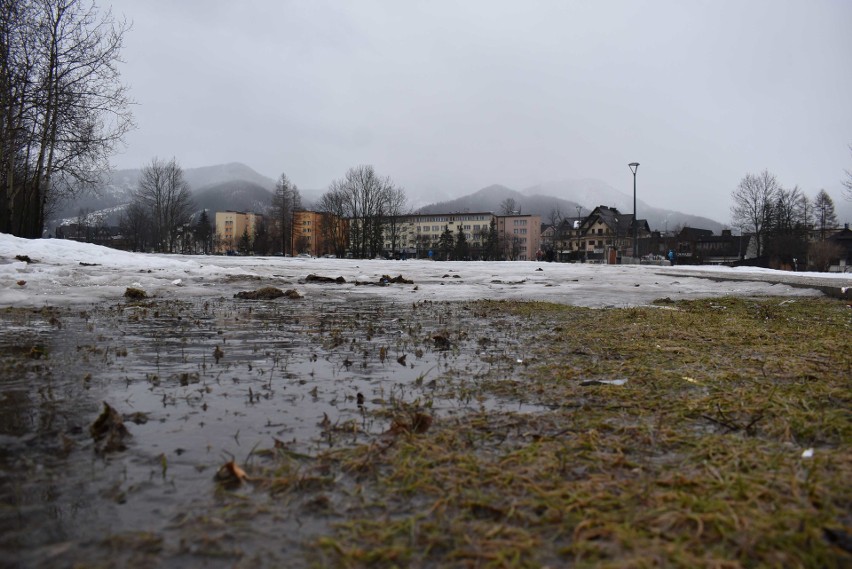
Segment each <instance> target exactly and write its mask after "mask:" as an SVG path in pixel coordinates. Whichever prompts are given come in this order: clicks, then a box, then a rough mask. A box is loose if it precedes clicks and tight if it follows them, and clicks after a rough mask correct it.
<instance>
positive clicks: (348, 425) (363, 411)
mask: <svg viewBox="0 0 852 569" xmlns="http://www.w3.org/2000/svg"><path fill="white" fill-rule="evenodd" d="M466 306H467V305H465V304H451V305H444V304H437V303H429V302H426V303H419V304H399V303H393V302H386V301H381V300H375V299H364V300H357V299H356V300H353V299H347V300H345V301H343V300H335V299H328V298H324V299H320V300H307V299H302V300H297V301H275V302H255V301H242V300H232V299H224V298H220V299H215V300H193V301H187V302H171V303H165V302H151V303H143V304H140V305H126V304H120V305H113V306H105V307H94V308H90V309H88V310H86V311H79V310H72V309H57V310H42V311H32V310H29V311H28V310H22V309H17V310H6V311H4V312H2V313H0V321H2V326H0V346H2V347H3V350H2V356H0V385H2V396H0V443H2V445H0V500H2V504H3V507H2V510H0V536H2V537H0V552H2V555H3V558H4V562H8V563H11V564H12V565H25V566H26V565H38V566H48V567H51V566H56V567H60V566H61V567H64V566H67V565H68V560H69V559H73V560H74V561H75V562H82V563H84V564H91V563H106V564H107V565H108V566H110V565H115V566H124V565H131V566H132V565H133V564H134V563H135V562H137V561H139V563H140V564H144V562H143V560H145V559H149V557H146V556H149V555H150V554H156V555H158V560H159V562H160V563H161V564H162V565H163V566H175V567H178V566H183V565H185V564H186V563H191V564H192V563H194V561H191V560H192V559H195V558H196V557H198V556H202V557H204V559H205V563H206V566H227V567H230V566H233V565H234V560H235V559H241V560H243V561H245V560H246V559H256V560H260V561H259V562H260V564H272V565H274V564H276V563H278V562H279V561H276V559H278V558H277V557H276V555H280V556H281V559H283V560H285V561H284V562H285V563H286V560H287V559H288V558H287V555H286V550H287V547H288V544H289V545H290V546H293V547H296V546H298V545H297V544H299V543H300V542H301V541H302V540H303V539H304V538H305V537H307V536H311V535H316V534H317V533H321V532H323V531H324V529H325V526H324V523H325V522H324V521H323V518H322V517H321V516H320V517H311V516H308V517H306V518H305V519H299V520H292V519H289V520H281V519H279V517H277V516H276V515H275V514H274V510H272V511H271V513H269V514H268V515H266V516H254V517H253V518H252V520H251V525H250V528H249V527H245V528H242V529H240V528H236V529H235V528H228V529H227V531H225V530H224V529H223V528H217V526H216V521H215V520H216V519H217V517H216V514H215V512H216V508H218V507H223V505H222V503H221V501H220V500H219V499H218V498H217V486H216V484H215V483H214V482H213V477H214V475H215V473H216V471H217V470H218V468H219V467H220V466H221V465H222V464H223V463H225V462H227V461H228V460H230V459H232V458H233V459H235V460H236V461H237V462H238V463H240V464H250V463H251V461H252V460H255V459H256V458H257V457H255V456H253V451H256V450H258V449H269V448H272V447H273V446H274V445H275V444H276V441H277V442H278V443H277V444H279V445H282V446H283V447H285V448H287V449H288V450H289V451H292V452H293V453H300V454H305V455H313V454H316V453H317V452H320V451H323V450H326V449H329V448H334V447H339V446H341V445H354V444H358V443H363V442H368V441H370V440H372V439H374V438H375V437H376V436H377V435H379V434H381V433H383V432H385V431H386V430H387V429H388V427H389V418H388V417H389V415H388V410H391V409H394V408H396V407H398V406H400V405H402V404H413V403H416V404H417V405H420V406H423V407H424V408H428V409H429V410H430V413H433V414H435V415H437V416H438V417H441V416H442V415H452V414H457V413H465V412H469V411H470V410H477V411H478V410H480V409H483V408H484V409H501V410H511V411H515V412H534V411H538V410H541V409H542V408H541V407H538V406H536V405H533V404H531V403H526V402H522V401H502V400H499V399H497V398H495V397H493V396H491V395H489V394H488V391H487V389H484V388H482V387H481V386H480V385H479V380H480V379H484V378H489V379H490V380H492V381H493V380H494V379H495V377H496V378H498V379H499V378H505V379H517V378H518V377H519V373H518V371H519V369H520V367H522V365H523V362H524V361H525V356H524V355H523V354H518V353H517V346H518V345H519V344H520V342H519V337H518V334H523V333H525V332H524V329H523V326H513V323H512V322H509V321H507V320H506V319H505V318H503V319H502V320H500V321H498V322H496V323H493V322H490V321H489V317H488V316H487V315H482V314H475V313H474V312H473V311H471V310H470V309H469V308H467V307H466ZM103 402H108V403H109V404H110V405H111V406H112V407H114V408H115V409H116V410H117V411H118V412H119V413H121V414H124V415H125V423H126V425H127V428H128V430H129V431H130V433H131V439H130V440H129V442H128V445H127V446H128V448H127V450H126V451H122V452H118V453H111V454H106V455H100V454H98V453H97V452H96V451H95V447H94V443H93V441H92V439H91V437H90V435H89V426H90V425H91V424H92V422H93V421H94V420H95V418H96V417H97V416H98V414H99V413H100V411H101V409H102V406H103ZM247 499H251V500H260V501H264V500H267V498H266V497H265V495H262V494H260V493H257V494H251V492H247ZM190 520H194V521H193V523H190ZM198 520H202V521H203V523H202V522H198ZM211 524H212V525H211ZM217 532H218V533H217ZM282 532H284V533H286V535H287V539H286V540H284V541H282V540H281V538H280V535H281V533H282ZM216 535H218V536H219V537H217V538H216V539H213V538H212V537H210V536H216ZM235 536H238V537H239V539H236V537H235ZM276 536H279V537H276ZM208 538H210V539H208ZM220 538H221V539H220ZM229 539H235V540H236V541H234V542H231V541H229ZM210 540H212V541H210ZM214 543H215V546H213V545H211V544H214ZM265 556H271V557H265ZM188 560H190V561H188ZM107 561H108V563H107Z"/></svg>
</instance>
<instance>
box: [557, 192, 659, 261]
mask: <svg viewBox="0 0 852 569" xmlns="http://www.w3.org/2000/svg"><path fill="white" fill-rule="evenodd" d="M635 223H636V224H637V227H636V233H637V235H638V243H639V245H640V249H639V255H640V256H642V255H646V254H648V253H649V251H642V249H641V245H642V244H643V242H647V238H648V237H649V236H650V234H651V229H650V227H649V226H648V221H647V220H645V219H639V220H638V221H635ZM633 229H634V215H633V214H632V213H621V212H620V211H618V210H617V209H616V208H614V207H606V206H602V205H601V206H598V207H596V208H595V209H594V210H592V212H591V213H590V214H589V215H587V216H586V217H583V218H579V217H578V218H567V219H565V220H564V221H563V222H562V223H561V224H560V225H559V227H558V228H557V229H556V231H555V233H554V236H553V247H554V251H556V252H557V254H556V260H559V261H598V262H604V263H616V262H619V261H621V260H624V259H627V258H631V257H632V256H633Z"/></svg>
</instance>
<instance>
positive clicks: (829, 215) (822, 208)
mask: <svg viewBox="0 0 852 569" xmlns="http://www.w3.org/2000/svg"><path fill="white" fill-rule="evenodd" d="M813 211H814V221H815V222H816V223H815V225H816V226H817V227H819V236H820V239H822V240H825V231H826V229H833V228H835V227H837V213H836V212H835V211H834V201H833V200H832V199H831V196H830V195H828V192H826V191H825V190H820V191H819V193H817V195H816V197H815V198H814V209H813Z"/></svg>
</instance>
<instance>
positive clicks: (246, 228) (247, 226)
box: [214, 211, 263, 253]
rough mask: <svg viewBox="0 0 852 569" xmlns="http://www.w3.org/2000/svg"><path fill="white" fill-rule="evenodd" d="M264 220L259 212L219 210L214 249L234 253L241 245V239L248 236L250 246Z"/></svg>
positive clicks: (219, 251)
mask: <svg viewBox="0 0 852 569" xmlns="http://www.w3.org/2000/svg"><path fill="white" fill-rule="evenodd" d="M262 222H263V216H262V215H261V214H259V213H252V212H245V211H217V212H216V238H215V240H214V249H215V251H216V252H217V253H233V252H235V251H237V250H238V249H239V247H240V239H242V238H243V237H244V236H247V237H248V239H249V246H250V245H251V242H252V241H253V240H254V234H255V231H256V230H257V227H258V226H259V225H260V224H261V223H262Z"/></svg>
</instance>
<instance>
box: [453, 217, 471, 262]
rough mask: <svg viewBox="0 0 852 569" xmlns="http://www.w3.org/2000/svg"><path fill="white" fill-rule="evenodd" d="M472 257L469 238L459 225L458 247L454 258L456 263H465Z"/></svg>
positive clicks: (457, 234) (457, 233)
mask: <svg viewBox="0 0 852 569" xmlns="http://www.w3.org/2000/svg"><path fill="white" fill-rule="evenodd" d="M469 256H470V246H469V245H468V243H467V236H465V234H464V229H463V228H462V226H461V225H459V230H458V232H456V246H455V251H454V257H455V260H456V261H464V260H466V259H467V258H468V257H469Z"/></svg>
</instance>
